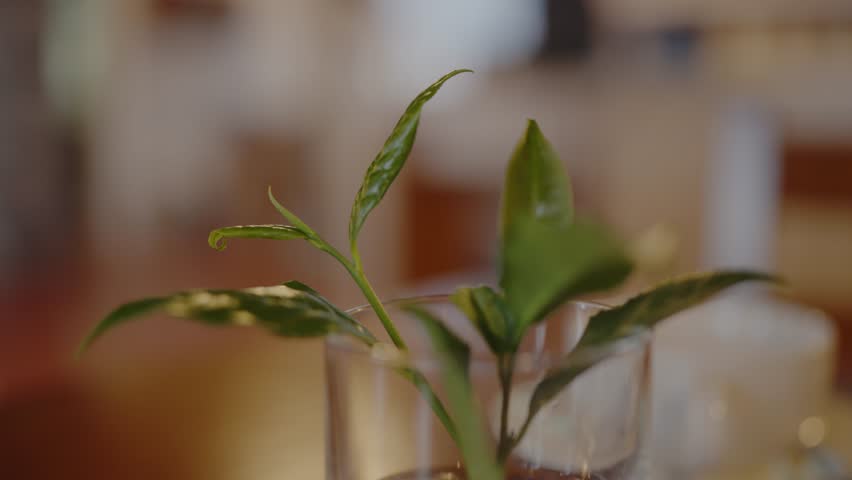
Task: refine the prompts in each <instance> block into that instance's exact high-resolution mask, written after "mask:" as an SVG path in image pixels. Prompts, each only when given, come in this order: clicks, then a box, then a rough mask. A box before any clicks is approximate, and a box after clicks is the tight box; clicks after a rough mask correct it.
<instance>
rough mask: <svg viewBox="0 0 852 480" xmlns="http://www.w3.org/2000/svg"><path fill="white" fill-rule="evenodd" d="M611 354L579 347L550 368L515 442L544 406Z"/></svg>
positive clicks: (521, 436)
mask: <svg viewBox="0 0 852 480" xmlns="http://www.w3.org/2000/svg"><path fill="white" fill-rule="evenodd" d="M609 354H610V351H609V350H608V349H606V348H589V347H583V348H577V349H574V350H573V351H571V353H569V354H568V355H566V356H565V357H563V359H562V360H561V361H560V362H559V363H558V364H557V365H555V366H553V367H551V368H550V369H548V371H547V373H545V376H544V378H543V379H542V380H541V382H539V383H538V385H536V387H535V390H533V394H532V397H531V398H530V404H529V409H528V411H527V419H526V421H525V422H524V425H523V426H522V427H521V430H520V432H519V433H518V435H517V436H516V437H515V438H514V440H513V441H514V444H515V445H517V444H518V443H519V442H520V441H521V440H522V439H523V436H524V434H526V431H527V429H528V428H529V426H530V424H531V423H532V420H533V419H534V418H535V416H536V414H537V413H538V411H539V410H541V408H542V407H544V406H545V405H547V403H548V402H550V401H551V400H553V399H554V398H555V397H556V396H557V395H559V393H560V392H562V390H564V389H565V388H566V387H567V386H568V385H569V384H570V383H571V382H572V381H574V379H575V378H577V377H578V376H580V374H582V373H583V372H585V371H586V370H588V369H590V368H592V367H593V366H595V365H597V364H598V363H599V362H601V361H603V360H605V359H606V358H607V357H608V356H609Z"/></svg>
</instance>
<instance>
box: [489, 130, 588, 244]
mask: <svg viewBox="0 0 852 480" xmlns="http://www.w3.org/2000/svg"><path fill="white" fill-rule="evenodd" d="M527 218H534V219H536V220H537V221H538V222H541V223H546V224H551V225H559V226H565V225H569V224H570V223H571V222H572V221H573V219H574V200H573V193H572V191H571V182H570V180H569V179H568V175H567V173H565V166H564V165H563V163H562V161H561V160H559V157H558V156H557V155H556V152H554V151H553V147H551V145H550V142H548V141H547V139H546V138H544V134H542V133H541V129H539V127H538V123H536V121H535V120H529V121H528V122H527V130H526V132H525V133H524V136H523V138H521V140H520V142H518V145H517V147H515V152H514V154H512V159H511V161H510V162H509V167H508V169H507V171H506V184H505V187H504V190H503V205H502V211H501V230H502V235H503V237H504V238H505V236H506V232H507V231H509V230H511V229H512V228H513V226H514V224H515V222H516V221H517V220H518V219H527Z"/></svg>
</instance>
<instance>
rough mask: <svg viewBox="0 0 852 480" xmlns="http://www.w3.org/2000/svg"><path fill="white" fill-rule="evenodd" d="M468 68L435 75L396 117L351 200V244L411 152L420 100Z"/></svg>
mask: <svg viewBox="0 0 852 480" xmlns="http://www.w3.org/2000/svg"><path fill="white" fill-rule="evenodd" d="M471 71H472V70H467V69H462V70H453V71H452V72H450V73H448V74H446V75H444V76H443V77H441V78H439V79H438V80H437V81H436V82H435V83H433V84H432V85H430V86H429V87H428V88H427V89H426V90H423V91H422V92H420V94H419V95H417V97H415V98H414V100H413V101H412V102H411V103H410V104H409V105H408V108H406V110H405V113H403V114H402V116H401V117H400V118H399V121H397V123H396V126H395V127H394V128H393V131H392V132H391V134H390V136H389V137H388V139H387V140H386V141H385V144H384V146H383V147H382V149H381V151H380V152H379V154H378V155H377V156H376V158H375V159H374V160H373V163H371V164H370V167H369V168H368V169H367V173H366V175H365V177H364V181H363V183H362V184H361V188H360V189H359V190H358V194H357V195H356V196H355V202H354V203H353V204H352V212H351V214H350V219H349V243H350V244H351V245H352V246H353V248H354V245H355V243H356V241H357V238H358V232H360V231H361V227H362V226H363V225H364V221H365V220H366V219H367V215H369V213H370V211H371V210H373V209H374V208H375V207H376V206H377V205H378V204H379V202H381V200H382V198H383V197H384V196H385V193H387V191H388V189H389V188H390V186H391V184H392V183H393V181H394V180H395V179H396V177H397V175H399V172H400V170H402V167H403V166H404V165H405V161H406V160H407V159H408V154H409V153H411V148H412V146H413V145H414V138H415V137H416V135H417V125H418V124H419V122H420V111H421V110H422V109H423V104H425V103H426V102H427V101H429V99H431V98H432V97H434V96H435V94H436V93H438V90H439V89H440V88H441V86H442V85H443V84H444V82H446V81H447V80H449V79H451V78H453V77H454V76H456V75H458V74H460V73H464V72H471Z"/></svg>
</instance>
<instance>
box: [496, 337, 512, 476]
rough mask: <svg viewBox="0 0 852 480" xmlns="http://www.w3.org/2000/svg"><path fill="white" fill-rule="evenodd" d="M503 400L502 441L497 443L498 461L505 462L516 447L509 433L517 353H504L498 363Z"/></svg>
mask: <svg viewBox="0 0 852 480" xmlns="http://www.w3.org/2000/svg"><path fill="white" fill-rule="evenodd" d="M497 370H498V372H497V373H498V377H499V378H500V389H501V390H502V394H503V395H502V401H501V404H500V441H499V442H498V444H497V461H498V462H499V463H501V464H502V463H504V462H505V461H506V458H507V457H508V456H509V453H511V451H512V448H513V447H514V441H513V437H512V436H511V435H510V434H509V402H510V401H511V397H512V377H513V375H514V373H515V355H514V354H511V353H509V354H502V355H500V357H499V358H498V363H497Z"/></svg>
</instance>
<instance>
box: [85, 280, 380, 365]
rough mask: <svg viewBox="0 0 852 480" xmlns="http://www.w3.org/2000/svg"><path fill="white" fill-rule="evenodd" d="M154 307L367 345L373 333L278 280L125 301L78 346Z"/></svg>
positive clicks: (212, 321)
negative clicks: (272, 283)
mask: <svg viewBox="0 0 852 480" xmlns="http://www.w3.org/2000/svg"><path fill="white" fill-rule="evenodd" d="M299 285H301V284H299ZM155 311H163V312H165V313H167V314H168V315H170V316H172V317H177V318H184V319H189V320H194V321H198V322H201V323H203V324H206V325H212V326H228V325H236V326H258V327H261V328H263V329H265V330H267V331H268V332H269V333H272V334H274V335H280V336H284V337H319V336H324V335H328V334H331V333H344V334H348V335H351V336H353V337H355V338H357V339H359V340H361V341H363V342H364V343H366V344H368V345H372V344H373V343H375V337H373V335H372V334H371V333H370V332H369V331H368V330H367V329H366V328H364V327H363V326H362V325H361V324H360V323H358V322H357V321H355V320H354V319H353V318H352V317H350V316H348V315H346V314H344V313H342V312H340V310H338V309H337V308H335V307H333V306H331V305H330V304H329V303H328V301H327V300H325V299H324V298H322V297H320V296H319V295H318V294H316V293H315V292H313V291H306V290H300V289H297V288H293V287H290V286H286V285H277V286H273V287H256V288H248V289H245V290H192V291H187V292H181V293H177V294H174V295H171V296H168V297H159V298H151V299H147V300H140V301H136V302H132V303H128V304H126V305H123V306H121V307H119V308H118V309H116V310H114V311H113V312H112V313H110V314H109V315H107V317H106V318H105V319H104V320H103V321H101V322H100V323H99V324H98V325H97V326H96V327H95V329H94V330H93V331H92V333H91V334H89V336H88V337H87V338H86V339H85V340H84V341H83V343H82V344H81V345H80V351H83V350H85V349H86V348H88V347H89V346H90V345H91V344H92V343H93V342H94V341H95V340H97V339H98V338H100V337H101V336H102V335H103V334H104V333H106V332H107V331H109V330H112V329H113V328H115V327H117V326H119V325H123V324H125V323H127V322H129V321H131V320H134V319H136V318H139V317H140V316H142V315H145V314H149V313H153V312H155Z"/></svg>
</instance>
